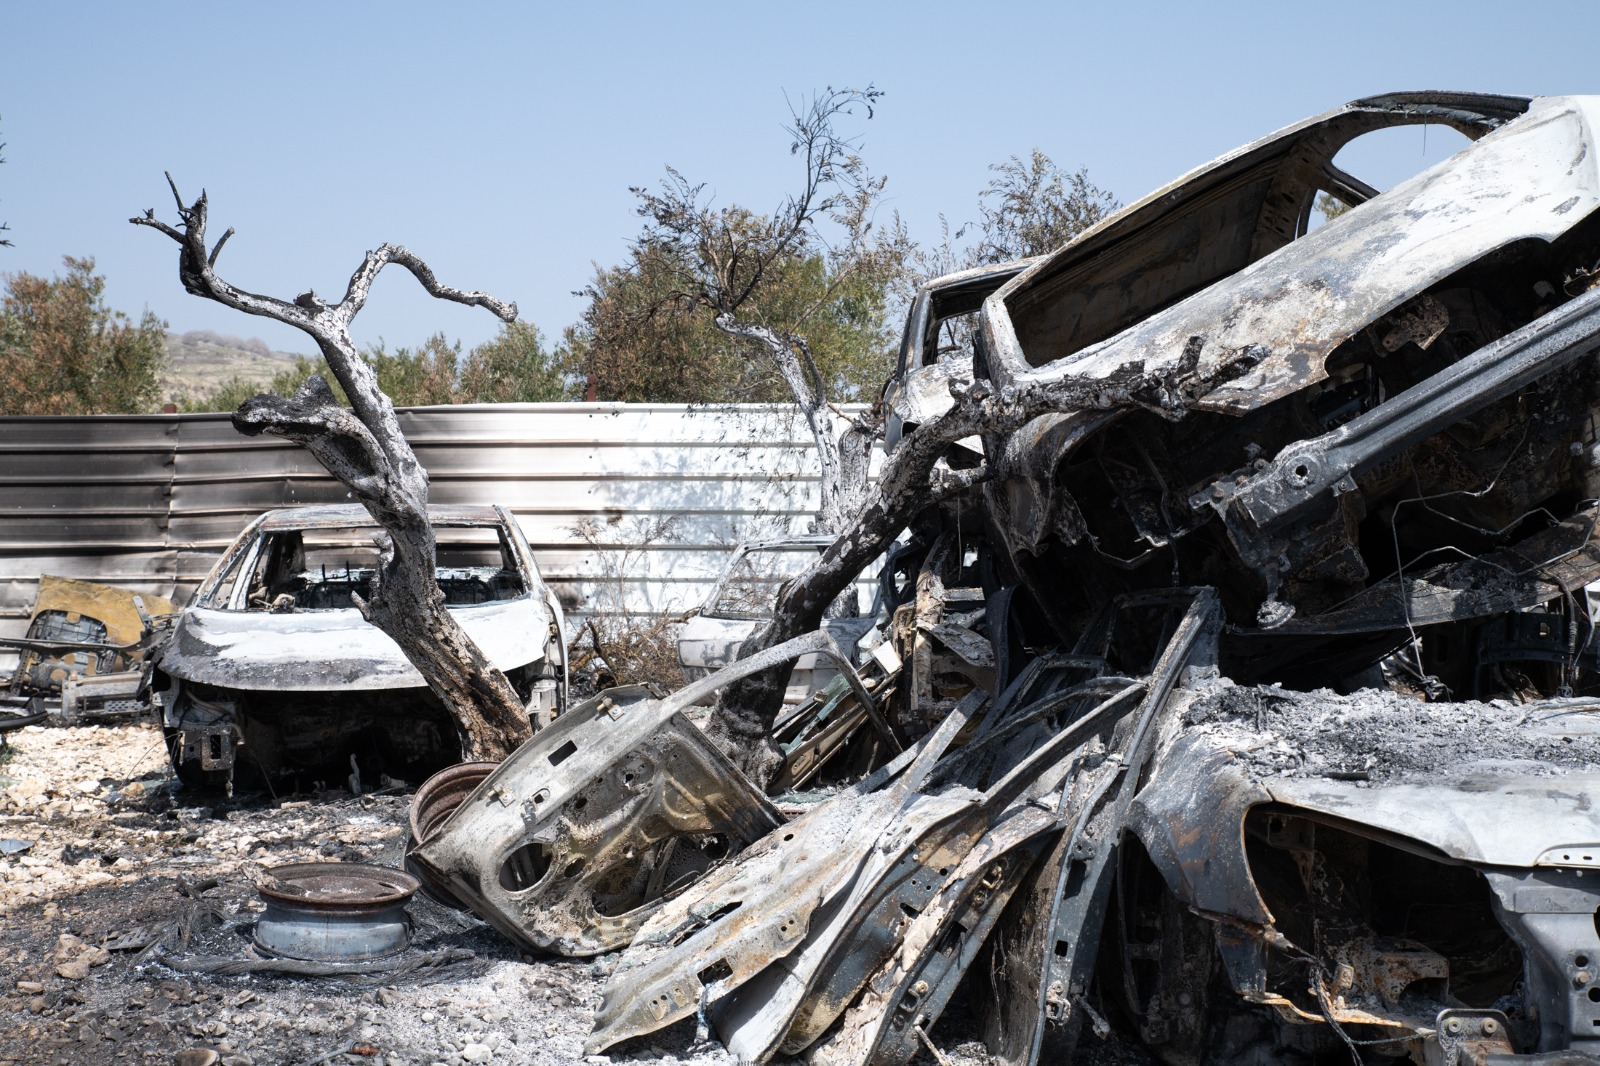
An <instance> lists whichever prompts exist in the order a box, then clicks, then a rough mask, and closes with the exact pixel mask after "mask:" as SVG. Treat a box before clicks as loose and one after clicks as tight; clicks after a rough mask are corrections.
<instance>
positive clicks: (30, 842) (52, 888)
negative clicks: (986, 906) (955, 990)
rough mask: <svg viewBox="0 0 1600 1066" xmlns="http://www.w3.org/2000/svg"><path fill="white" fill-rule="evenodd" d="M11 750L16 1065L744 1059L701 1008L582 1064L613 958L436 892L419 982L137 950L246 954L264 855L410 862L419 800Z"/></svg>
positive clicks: (420, 948)
mask: <svg viewBox="0 0 1600 1066" xmlns="http://www.w3.org/2000/svg"><path fill="white" fill-rule="evenodd" d="M11 746H12V751H11V752H10V754H9V757H8V758H6V761H4V762H3V763H0V840H5V841H11V842H13V843H9V844H0V1018H4V1019H6V1020H7V1021H6V1024H4V1025H0V1064H12V1063H16V1064H23V1063H26V1064H28V1066H34V1064H42V1063H51V1064H55V1063H59V1064H63V1066H65V1064H72V1066H79V1064H93V1063H116V1064H124V1063H127V1064H131V1063H177V1064H179V1066H199V1064H201V1063H204V1062H206V1061H209V1058H210V1057H209V1055H205V1054H200V1055H197V1056H196V1055H192V1054H191V1055H189V1056H187V1057H186V1056H185V1055H184V1054H183V1053H185V1052H191V1051H192V1049H211V1050H214V1051H216V1052H218V1053H219V1055H220V1058H221V1061H222V1063H224V1064H225V1066H246V1064H253V1066H279V1064H283V1066H290V1064H307V1066H310V1064H313V1063H317V1064H320V1063H324V1062H331V1063H343V1062H351V1063H365V1064H367V1066H402V1064H422V1066H429V1064H433V1063H445V1064H449V1066H456V1064H460V1063H476V1062H493V1063H507V1064H530V1066H545V1064H554V1063H572V1062H579V1061H588V1062H593V1063H610V1062H624V1061H651V1062H661V1063H679V1062H682V1063H694V1064H711V1063H729V1062H731V1061H732V1060H731V1059H729V1058H728V1056H727V1054H726V1052H724V1051H723V1050H722V1048H721V1047H720V1045H717V1044H715V1043H710V1044H699V1045H696V1044H695V1043H694V1031H693V1026H692V1020H691V1022H690V1023H689V1024H687V1025H681V1026H678V1027H675V1028H674V1029H672V1030H668V1031H666V1032H664V1033H658V1034H655V1035H654V1036H652V1037H647V1038H642V1039H641V1040H639V1041H635V1042H633V1043H632V1044H629V1045H624V1046H622V1047H619V1048H615V1049H613V1053H612V1054H610V1055H607V1056H596V1057H593V1058H590V1059H588V1060H584V1059H583V1056H582V1051H581V1047H582V1043H583V1039H584V1037H585V1036H586V1035H587V1034H588V1032H589V1027H590V1024H591V1021H592V1017H593V1015H592V1011H593V1007H594V1005H595V1004H596V1003H597V1002H598V1000H599V990H600V986H601V984H602V983H603V982H604V979H605V975H606V974H607V973H608V972H609V968H610V966H611V965H612V964H613V960H612V959H601V960H598V961H587V960H564V959H550V958H532V957H529V956H524V955H520V954H519V953H518V951H517V949H516V948H515V947H514V946H513V945H512V944H511V943H510V942H509V941H507V940H505V939H504V938H503V937H501V936H500V935H499V934H498V933H496V932H495V931H494V930H492V929H491V928H490V927H488V926H487V925H484V924H483V923H481V922H479V921H478V920H477V919H475V918H473V917H471V916H470V915H465V914H458V913H457V912H454V911H451V910H448V909H446V908H444V907H441V906H438V905H436V904H434V903H432V902H430V901H427V900H424V899H421V898H420V897H419V898H418V899H417V900H416V901H414V902H413V904H412V905H411V913H412V916H413V919H414V923H415V930H414V937H413V948H412V950H411V951H410V952H409V953H408V958H410V959H412V960H415V959H417V958H420V957H422V956H423V955H425V954H430V953H436V952H438V951H440V950H441V949H446V948H448V949H454V951H455V953H456V955H457V956H464V957H463V958H461V959H460V961H454V962H451V963H448V964H446V965H443V966H440V967H437V968H435V969H431V970H430V969H421V970H416V971H414V972H411V973H409V974H406V975H405V976H403V977H399V976H395V975H393V974H390V975H377V976H371V977H361V978H353V977H340V978H326V977H324V978H304V977H290V976H285V975H278V974H260V973H257V974H251V975H248V976H230V977H222V976H216V975H211V974H198V973H184V972H179V971H177V970H175V969H172V968H170V967H169V966H168V965H165V964H163V963H162V962H160V961H157V959H156V958H151V957H145V958H143V959H141V951H140V949H139V945H143V944H146V943H148V942H149V941H151V940H152V939H153V938H154V937H155V936H156V935H157V934H158V933H161V932H167V933H169V936H168V938H167V940H166V942H165V946H164V947H163V948H160V949H158V950H160V951H164V952H166V953H168V955H169V956H170V958H169V961H172V960H173V959H176V961H177V964H181V963H182V961H183V960H185V959H190V960H192V959H195V958H197V957H216V956H223V957H229V958H242V957H244V955H245V953H246V950H247V948H248V947H249V937H250V932H251V926H252V923H253V920H254V915H255V913H256V912H257V911H258V910H259V909H260V904H259V902H258V901H257V897H256V894H255V890H254V888H253V887H252V885H251V883H250V881H249V880H248V877H247V871H248V869H249V867H250V866H251V865H252V864H258V865H261V866H275V865H278V864H281V863H289V862H308V861H318V860H328V859H342V860H352V861H367V862H378V863H385V864H390V865H394V864H397V863H398V860H399V857H400V855H401V850H402V847H403V842H404V835H405V828H404V827H405V818H406V811H407V808H408V805H409V802H410V797H409V794H390V795H368V796H361V797H354V796H351V795H349V794H348V793H345V792H331V793H325V794H320V795H315V796H295V797H278V798H276V799H274V798H271V797H240V798H239V799H238V800H235V801H223V800H222V799H221V797H219V796H214V795H203V794H196V793H190V792H185V791H181V790H180V791H174V790H173V786H172V782H170V781H169V780H168V779H167V776H166V774H167V765H166V759H165V754H164V752H163V750H162V746H161V740H160V735H159V733H158V732H157V731H156V730H155V729H154V728H153V727H151V726H149V725H124V726H116V727H81V728H48V729H46V728H41V727H31V728H29V729H25V730H22V731H20V732H18V733H14V734H11ZM0 757H4V756H3V754H0ZM22 845H26V850H18V848H19V847H21V846H22ZM468 953H470V954H468ZM973 1034H974V1027H973V1023H972V1020H971V1017H970V1015H967V1014H966V1013H965V1012H963V1011H962V1010H961V1009H959V1008H953V1009H952V1010H951V1011H949V1012H947V1019H946V1020H945V1021H942V1022H941V1023H940V1025H939V1026H938V1027H936V1028H935V1029H934V1031H933V1036H934V1038H935V1040H936V1042H937V1043H939V1044H940V1045H941V1046H942V1047H943V1049H944V1052H945V1055H946V1057H947V1058H948V1060H949V1061H950V1062H952V1063H954V1064H956V1066H973V1064H977V1063H981V1062H983V1061H984V1057H983V1053H982V1046H981V1044H978V1043H976V1042H975V1041H974V1040H973ZM918 1061H919V1063H923V1064H924V1066H931V1064H933V1062H934V1059H933V1058H932V1056H925V1057H923V1058H920V1059H919V1060H918ZM1108 1061H1109V1060H1108ZM1119 1061H1120V1060H1119Z"/></svg>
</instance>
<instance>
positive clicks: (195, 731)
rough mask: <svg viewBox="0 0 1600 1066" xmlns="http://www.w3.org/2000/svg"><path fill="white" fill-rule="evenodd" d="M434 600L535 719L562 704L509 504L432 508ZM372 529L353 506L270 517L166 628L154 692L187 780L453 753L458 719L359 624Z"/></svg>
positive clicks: (536, 586)
mask: <svg viewBox="0 0 1600 1066" xmlns="http://www.w3.org/2000/svg"><path fill="white" fill-rule="evenodd" d="M428 518H429V521H430V522H431V523H432V525H433V528H434V534H435V538H436V541H437V556H436V558H437V570H436V575H437V578H438V581H439V587H440V590H441V591H442V592H443V593H444V597H445V604H446V606H447V608H448V609H449V611H450V613H451V614H452V615H453V616H454V617H455V618H456V620H457V621H458V622H460V623H461V627H462V628H463V629H464V630H465V631H466V632H467V634H468V635H469V636H470V637H471V638H472V639H473V640H474V641H476V642H477V645H478V647H479V648H481V649H482V650H483V653H484V654H485V655H486V656H487V657H488V659H489V660H490V661H491V662H492V663H494V665H495V666H497V667H499V668H500V669H501V670H502V671H504V672H505V674H506V676H507V678H508V679H509V680H510V681H511V684H512V686H513V687H514V688H515V689H516V690H517V693H518V695H520V696H521V697H522V698H523V699H524V700H525V701H526V703H527V707H528V711H529V713H530V715H533V716H538V717H541V718H548V717H549V716H550V715H551V714H554V713H556V712H558V711H559V709H560V707H561V705H562V703H563V702H564V700H565V694H566V655H565V649H566V641H565V638H564V635H563V624H564V623H563V619H562V613H561V607H560V604H559V603H558V602H557V600H556V598H555V596H554V595H553V594H552V593H551V591H550V590H549V588H548V587H547V586H546V585H545V583H544V581H543V579H542V578H541V577H540V576H539V570H538V567H537V565H536V564H535V563H534V559H533V553H532V552H531V551H530V550H529V548H528V544H527V541H526V540H525V539H524V538H523V536H522V532H521V530H520V529H519V528H518V526H517V523H516V520H515V519H514V518H513V517H512V516H511V514H510V512H508V511H507V510H506V509H505V508H504V507H483V506H475V507H460V506H435V507H429V508H428ZM377 532H378V526H377V524H376V523H375V522H374V520H373V519H372V517H371V516H370V515H369V514H368V513H367V512H366V510H365V509H364V508H362V507H360V506H358V505H340V506H325V507H296V508H289V509H285V510H278V511H269V512H268V513H266V514H264V515H262V516H261V517H260V518H258V519H256V520H255V521H254V522H252V523H250V525H249V526H248V527H246V529H245V530H244V532H242V533H241V534H239V537H238V539H237V540H236V541H234V543H233V545H232V546H231V547H229V548H228V550H227V551H226V552H225V553H224V554H223V556H222V558H221V560H219V561H218V563H217V565H216V566H215V567H214V568H213V569H212V571H211V573H210V574H209V575H208V576H207V577H206V579H205V580H204V581H203V582H202V583H201V585H200V587H199V588H198V589H197V590H196V591H195V594H194V597H193V599H192V600H191V601H190V603H189V605H188V607H186V608H185V609H184V610H183V611H182V612H181V613H180V614H179V615H178V616H177V617H176V619H175V621H174V623H173V624H172V629H171V633H170V635H169V637H168V639H167V640H166V641H165V643H164V645H163V647H162V648H161V649H160V650H159V652H158V653H157V655H156V657H155V668H154V671H153V674H152V678H151V687H152V691H153V696H154V700H155V704H156V709H157V711H158V712H159V714H160V716H161V723H162V726H163V729H164V731H165V733H166V737H167V743H168V749H169V751H170V754H171V757H172V761H173V765H174V766H175V767H176V768H177V770H178V773H179V775H180V776H181V777H183V778H184V780H185V781H188V782H191V783H205V784H211V785H228V786H230V787H231V784H232V782H233V780H234V777H235V774H236V773H239V772H242V773H244V774H246V775H248V776H251V777H253V778H257V779H261V778H265V779H271V778H274V777H278V776H281V775H286V774H295V773H298V774H300V776H301V777H302V779H304V780H305V781H306V782H307V783H312V782H314V781H316V780H324V781H336V782H341V783H343V782H345V781H346V780H347V778H349V777H351V776H352V775H353V776H354V777H355V778H356V779H357V780H356V784H357V787H359V782H360V781H361V780H366V781H368V782H373V783H375V782H377V781H378V780H379V778H380V776H381V775H383V774H388V775H391V776H393V777H395V778H399V779H409V780H413V781H415V780H421V779H422V778H423V777H425V776H426V775H427V774H429V773H431V772H433V771H435V770H438V769H440V768H442V767H444V766H447V765H450V764H451V763H454V762H457V761H459V760H460V757H461V748H460V741H459V739H458V737H457V733H456V728H455V724H454V721H453V720H452V718H451V717H450V715H449V714H448V712H446V710H445V708H444V706H443V705H442V704H441V703H440V702H439V700H438V698H437V697H436V696H435V695H434V694H433V693H432V692H431V691H430V690H429V689H428V687H427V685H426V684H425V683H424V682H423V679H422V676H421V675H420V674H419V673H418V672H417V670H416V668H415V667H413V666H412V665H411V663H410V661H408V660H407V659H406V657H405V655H404V654H403V653H402V652H401V650H400V648H399V646H398V645H396V644H395V643H394V641H392V640H390V639H389V637H388V636H386V635H385V634H384V633H383V632H381V631H380V630H378V629H377V628H376V627H375V626H373V625H370V624H369V623H368V622H367V621H366V620H365V619H364V618H362V616H361V613H360V611H359V610H358V609H357V608H356V605H355V597H357V596H366V595H368V594H369V593H370V592H371V589H372V580H373V573H374V570H375V568H376V566H377V563H378V548H377V545H376V543H375V541H374V539H373V538H374V534H376V533H377Z"/></svg>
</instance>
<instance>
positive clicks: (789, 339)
mask: <svg viewBox="0 0 1600 1066" xmlns="http://www.w3.org/2000/svg"><path fill="white" fill-rule="evenodd" d="M714 321H715V322H716V326H717V328H718V329H720V330H722V332H724V333H726V334H728V335H729V336H732V337H739V338H742V339H744V340H748V341H753V342H755V343H757V344H760V345H761V346H762V348H763V349H764V350H765V351H766V353H767V354H768V355H769V356H770V357H771V358H772V361H773V363H774V364H775V365H776V366H777V368H778V373H779V374H780V375H781V376H782V377H783V381H784V384H786V385H788V386H789V391H790V393H792V394H793V395H794V398H795V403H796V404H797V405H798V406H799V408H800V414H801V417H803V418H804V419H805V420H806V428H807V429H809V430H810V431H811V439H812V440H813V441H815V442H816V446H817V461H818V465H819V476H818V482H817V483H818V486H819V495H820V505H819V506H818V508H817V531H818V532H821V533H838V532H840V531H842V530H843V529H844V528H845V526H846V524H847V523H848V522H849V521H850V517H851V516H852V515H853V514H855V512H856V511H857V509H859V508H860V506H861V504H862V502H863V501H864V500H865V499H866V495H867V487H868V486H867V464H868V459H869V457H870V455H871V451H872V442H873V440H874V439H875V437H876V432H877V428H878V425H877V422H876V421H874V420H871V419H868V420H859V419H858V420H854V421H852V423H851V424H850V425H849V426H848V427H847V428H846V429H845V430H844V432H843V433H842V434H840V435H839V436H837V437H835V436H834V421H833V408H832V406H831V405H830V404H829V403H828V399H827V394H826V391H825V390H824V388H823V383H822V375H821V374H820V373H819V372H818V370H817V363H816V360H815V359H813V358H812V356H811V350H810V349H809V348H808V347H807V345H806V342H805V338H804V337H799V336H796V335H794V334H790V333H784V332H781V331H779V330H775V329H769V328H768V327H766V326H759V325H753V324H751V323H748V322H742V321H740V320H739V318H738V317H737V316H736V315H734V314H733V313H732V312H729V311H723V312H721V313H720V314H718V315H717V317H716V319H715V320H714ZM780 643H781V642H780Z"/></svg>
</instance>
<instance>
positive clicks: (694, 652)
mask: <svg viewBox="0 0 1600 1066" xmlns="http://www.w3.org/2000/svg"><path fill="white" fill-rule="evenodd" d="M832 543H833V537H831V536H826V535H823V536H810V537H788V538H782V539H778V540H760V541H747V542H745V543H742V544H740V545H738V546H737V547H735V548H734V550H733V551H732V552H731V553H729V555H728V562H727V564H726V565H724V566H723V568H722V573H721V574H719V575H718V577H717V580H716V582H715V583H714V584H713V585H712V587H711V592H710V593H709V594H708V595H707V596H706V599H705V603H704V604H702V605H701V607H700V609H699V610H698V611H697V612H695V615H694V617H693V618H690V619H689V620H688V621H687V622H685V623H684V624H683V628H682V629H681V630H680V631H679V635H678V661H679V662H680V663H682V664H683V672H684V676H685V677H687V678H689V679H690V680H698V679H700V678H703V677H706V676H707V675H709V674H710V673H711V672H712V671H714V670H718V669H721V668H722V667H724V666H727V665H728V664H729V663H731V662H733V661H734V659H736V658H737V657H738V652H739V645H740V644H742V643H744V640H745V638H746V637H748V636H750V634H751V633H753V632H755V630H756V627H757V626H758V625H759V624H761V623H762V622H765V621H766V620H768V619H770V618H771V617H772V603H773V599H774V597H775V596H776V593H777V587H778V585H779V584H780V583H781V582H783V581H786V580H788V579H789V578H791V577H793V576H794V575H795V574H798V573H801V572H802V571H804V570H805V568H806V567H807V566H809V565H810V564H811V563H812V562H814V561H815V560H816V558H817V555H818V554H819V553H820V552H821V551H822V550H823V549H824V548H826V547H827V546H828V545H830V544H832ZM841 600H843V601H846V602H843V603H841V604H839V605H837V606H838V609H837V610H834V611H830V612H829V613H828V616H827V618H826V619H824V621H823V629H824V630H826V631H827V632H828V633H829V634H830V635H831V636H832V637H833V639H834V640H835V641H836V642H837V643H838V645H839V647H840V648H842V649H843V650H844V652H845V654H846V655H847V656H853V655H854V654H855V652H856V645H857V644H858V643H859V642H860V641H861V639H862V638H863V637H865V636H866V635H867V634H868V633H870V632H871V631H872V628H873V624H874V623H873V616H872V613H871V612H870V611H869V612H868V613H866V614H862V613H861V612H860V604H859V602H856V601H858V600H859V596H858V594H857V593H856V592H855V590H850V591H849V592H846V593H845V595H844V596H842V597H841ZM838 676H839V671H838V669H837V667H835V666H834V665H832V664H831V661H830V660H828V659H827V658H826V657H823V658H820V659H819V658H818V657H817V656H816V655H814V654H813V655H805V656H802V657H800V658H799V659H797V660H796V661H795V665H794V670H793V672H791V673H790V675H789V685H788V688H787V690H786V691H785V692H784V697H783V699H784V702H785V703H790V704H797V703H800V702H802V701H804V700H805V699H806V698H807V697H808V696H810V695H811V694H812V693H814V692H816V691H818V690H819V689H822V688H825V687H826V686H827V685H828V684H829V683H830V682H832V681H833V680H835V679H836V678H838Z"/></svg>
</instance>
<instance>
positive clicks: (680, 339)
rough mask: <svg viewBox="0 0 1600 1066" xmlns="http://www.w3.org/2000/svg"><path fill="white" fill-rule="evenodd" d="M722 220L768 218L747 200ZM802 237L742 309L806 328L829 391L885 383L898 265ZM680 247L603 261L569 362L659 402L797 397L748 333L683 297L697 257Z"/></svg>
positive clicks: (607, 390) (848, 392)
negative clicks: (729, 327) (869, 261)
mask: <svg viewBox="0 0 1600 1066" xmlns="http://www.w3.org/2000/svg"><path fill="white" fill-rule="evenodd" d="M719 216H720V217H719V219H718V220H717V222H716V226H717V228H719V229H721V230H724V231H740V230H747V229H752V228H759V227H762V226H765V225H766V220H765V219H764V218H762V217H760V216H756V215H754V214H752V213H751V212H748V211H745V210H743V209H742V208H739V207H729V208H725V209H722V210H721V211H720V212H719ZM812 243H813V242H809V241H808V242H797V249H796V251H795V252H794V253H792V254H788V255H785V256H782V257H779V258H775V259H774V260H773V261H772V262H771V264H770V265H768V266H767V268H766V270H765V272H764V274H763V276H762V277H761V279H760V280H759V282H758V283H756V284H755V285H754V286H753V287H752V292H751V295H750V296H749V297H748V298H747V299H746V300H745V301H744V302H743V303H742V304H741V306H740V308H739V316H740V318H742V319H744V320H746V321H749V322H752V323H755V324H758V325H761V326H764V327H766V328H768V329H772V330H776V331H782V332H794V333H800V334H803V335H804V337H805V343H806V344H807V346H808V347H809V348H810V351H811V355H812V357H813V358H814V359H815V361H816V364H817V370H818V372H819V373H820V374H821V375H822V378H823V382H824V387H825V390H826V392H827V394H828V395H831V396H836V397H841V398H846V397H856V396H861V395H864V394H867V393H869V392H871V391H872V390H874V389H876V388H877V387H878V386H879V385H881V384H882V383H883V379H884V377H885V375H886V374H887V373H888V368H889V364H890V362H891V360H892V358H893V352H894V345H895V342H896V340H897V333H896V329H897V323H893V322H891V321H890V317H891V312H890V306H889V293H890V290H891V282H892V281H893V274H894V272H895V271H897V270H898V269H899V267H898V264H897V263H896V264H889V265H879V264H873V265H872V266H871V268H868V269H863V268H862V266H861V264H859V263H849V264H838V263H833V262H830V261H829V259H828V257H827V256H825V255H824V254H822V252H821V251H819V250H817V249H816V248H815V247H813V246H812ZM689 258H690V256H689V255H688V254H687V253H686V252H685V250H684V249H682V248H680V247H675V246H672V245H669V244H665V243H661V242H652V241H641V242H639V243H637V244H635V245H634V247H633V248H632V250H631V252H630V254H629V257H628V260H627V261H626V262H624V263H623V264H621V265H620V266H615V267H607V268H599V269H596V271H595V276H594V279H593V280H592V281H591V282H590V283H589V284H588V285H587V286H586V287H585V288H584V289H583V290H582V291H581V293H580V295H582V296H584V297H586V298H587V299H588V301H589V304H588V306H587V307H586V308H585V309H584V311H583V317H582V319H581V320H580V321H579V322H578V324H577V325H576V326H574V327H572V328H571V329H569V330H568V331H567V347H568V351H569V353H570V354H569V356H568V360H569V364H570V365H571V367H572V369H573V371H574V373H575V374H577V375H579V376H582V377H583V378H585V379H587V378H588V377H589V375H593V380H594V383H595V395H596V397H597V398H598V399H601V400H621V401H625V402H640V403H643V402H655V403H780V402H781V403H788V402H793V400H794V395H793V393H792V392H791V391H790V389H789V387H788V385H786V384H785V382H784V380H783V377H782V376H781V375H780V373H779V372H778V369H777V367H776V366H775V365H774V363H773V362H772V361H771V360H769V359H764V358H759V357H755V358H753V357H752V350H751V344H750V342H749V341H748V340H746V339H744V338H741V337H735V336H732V335H730V334H728V333H727V332H725V331H724V330H721V329H719V328H717V326H716V324H715V322H714V321H713V318H712V316H711V315H708V314H706V313H704V310H703V305H702V304H700V303H698V302H697V301H695V300H694V299H692V298H690V297H688V296H687V295H686V294H685V284H684V282H685V278H686V276H689V275H692V274H693V273H694V272H695V271H696V270H697V269H698V264H696V263H695V262H693V261H688V262H686V261H685V260H686V259H689Z"/></svg>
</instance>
